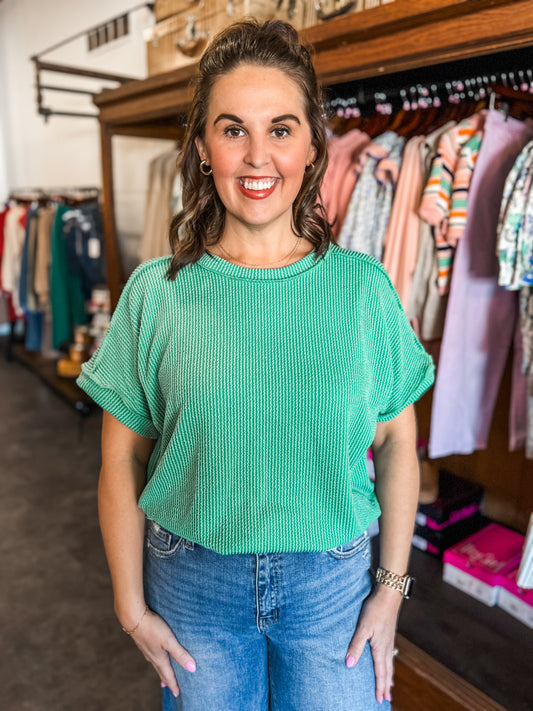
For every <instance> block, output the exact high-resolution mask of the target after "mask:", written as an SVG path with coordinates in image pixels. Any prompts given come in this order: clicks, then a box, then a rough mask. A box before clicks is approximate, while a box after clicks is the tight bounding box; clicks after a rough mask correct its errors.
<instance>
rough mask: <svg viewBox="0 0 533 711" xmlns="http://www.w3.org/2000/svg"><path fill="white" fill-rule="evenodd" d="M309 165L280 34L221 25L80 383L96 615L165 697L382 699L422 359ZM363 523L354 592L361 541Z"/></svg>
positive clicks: (298, 79) (311, 134)
mask: <svg viewBox="0 0 533 711" xmlns="http://www.w3.org/2000/svg"><path fill="white" fill-rule="evenodd" d="M326 163H327V155H326V137H325V129H324V121H323V108H322V105H321V103H320V95H319V90H318V87H317V82H316V78H315V75H314V71H313V67H312V63H311V58H310V56H309V53H308V52H307V50H306V49H305V48H304V47H302V46H301V45H300V44H299V42H298V39H297V34H296V32H295V31H294V30H293V29H292V28H291V27H290V26H289V25H286V24H284V23H281V22H269V23H266V24H263V25H260V24H258V23H256V22H245V23H237V24H235V25H233V26H231V27H229V28H228V29H227V30H225V31H223V32H222V33H221V34H220V35H219V36H218V37H216V38H215V39H214V41H213V42H212V43H211V45H210V46H209V48H208V49H207V50H206V52H205V54H204V56H203V58H202V60H201V63H200V77H199V81H198V85H197V88H196V93H195V97H194V100H193V104H192V108H191V113H190V117H189V122H188V128H187V135H186V138H185V141H184V147H183V156H182V175H183V200H184V208H183V211H182V212H181V213H180V214H178V215H177V216H176V218H175V219H174V221H173V225H172V228H171V244H172V251H173V255H172V258H171V259H168V258H162V259H156V260H152V261H150V262H147V263H145V264H143V265H141V266H140V267H139V268H138V269H137V270H136V271H135V273H134V274H133V275H132V277H131V278H130V280H129V281H128V284H127V285H126V287H125V289H124V292H123V294H122V297H121V300H120V303H119V305H118V307H117V309H116V312H115V314H114V316H113V321H112V324H111V327H110V329H109V332H108V334H107V336H106V338H105V340H104V342H103V344H102V345H101V346H100V348H99V350H98V351H97V353H96V354H95V355H94V356H93V358H92V359H91V361H90V362H89V363H88V364H86V365H85V366H84V371H83V374H82V376H81V377H80V381H79V382H80V385H81V386H82V387H83V388H84V389H85V390H86V391H87V392H88V393H90V394H91V395H92V396H93V397H94V399H95V400H96V401H97V402H98V403H99V404H101V405H102V407H103V409H104V422H103V435H102V461H103V464H102V471H101V475H100V483H99V513H100V523H101V529H102V534H103V539H104V544H105V548H106V553H107V557H108V561H109V566H110V570H111V576H112V581H113V589H114V596H115V611H116V614H117V616H118V619H119V621H120V622H121V624H122V625H123V628H124V630H125V631H127V632H128V633H129V634H130V635H131V636H132V637H133V639H134V641H135V643H136V644H137V646H138V647H139V648H140V649H141V651H142V652H143V654H144V655H145V656H146V658H147V659H148V660H149V661H150V662H151V663H152V664H153V666H154V667H155V669H156V671H157V673H158V674H159V676H160V678H161V682H162V686H163V706H164V709H184V711H206V710H210V709H217V711H263V710H264V711H266V709H268V708H269V705H270V708H271V709H272V710H273V711H290V710H291V709H294V710H296V711H302V710H303V709H306V710H316V711H318V710H319V709H320V710H323V711H324V710H327V711H330V710H332V709H335V710H336V711H343V710H345V711H356V710H361V711H368V710H369V709H371V708H374V705H376V707H377V704H382V703H383V702H384V701H385V705H387V704H388V701H389V700H390V688H391V684H392V675H393V644H394V634H395V626H396V619H397V615H398V610H399V607H400V603H401V600H402V591H405V590H404V587H405V585H407V583H408V576H405V575H404V574H405V571H406V570H407V563H408V555H409V546H410V539H411V534H412V528H413V522H414V514H415V510H416V501H417V494H418V465H417V459H416V453H415V421H414V414H413V404H412V403H413V402H414V401H415V400H416V399H417V398H418V397H419V396H420V395H421V394H422V392H424V390H425V389H426V388H427V387H428V386H429V385H430V384H431V382H432V378H433V367H432V364H431V360H430V358H429V357H428V356H427V355H426V354H425V353H424V351H423V350H422V348H421V346H420V344H419V343H418V342H417V341H416V339H415V337H414V334H413V332H412V330H411V328H410V326H409V324H408V323H407V320H406V318H405V316H404V314H403V312H402V310H401V307H400V305H399V301H398V298H397V296H396V294H395V292H394V291H393V289H392V287H391V284H390V282H389V280H388V278H387V276H386V274H385V273H384V271H383V269H382V268H381V266H380V265H379V264H378V263H377V262H376V261H375V260H374V259H372V258H370V257H368V256H366V255H360V254H356V253H353V252H347V251H345V250H342V249H340V248H338V247H337V246H335V245H334V244H333V243H332V238H331V231H330V227H329V225H328V224H327V221H326V219H325V217H324V215H323V212H322V211H321V210H320V208H319V207H318V205H319V185H320V181H321V179H322V177H323V175H324V172H325V169H326ZM178 232H179V238H178ZM370 446H372V449H373V454H374V461H375V469H376V483H375V487H374V485H373V483H372V482H371V481H370V480H369V478H368V475H367V472H366V452H367V449H368V448H369V447H370ZM380 515H381V519H380V527H381V556H380V566H381V569H383V570H381V569H380V570H379V571H378V573H379V575H378V580H379V581H380V582H381V583H382V584H377V585H375V586H374V587H372V582H371V576H370V574H369V563H370V558H369V544H368V537H367V535H366V533H365V530H366V529H367V527H368V526H369V524H370V523H371V522H372V521H373V520H375V519H376V518H377V517H378V516H380ZM143 555H144V557H143ZM363 603H364V606H363ZM178 684H179V687H178ZM178 694H179V695H178ZM379 708H383V706H379Z"/></svg>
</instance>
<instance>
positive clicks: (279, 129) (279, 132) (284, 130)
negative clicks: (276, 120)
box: [272, 126, 290, 138]
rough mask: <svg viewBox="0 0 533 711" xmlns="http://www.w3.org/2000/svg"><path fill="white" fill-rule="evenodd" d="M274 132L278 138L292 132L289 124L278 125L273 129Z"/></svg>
mask: <svg viewBox="0 0 533 711" xmlns="http://www.w3.org/2000/svg"><path fill="white" fill-rule="evenodd" d="M272 133H273V134H274V136H275V137H276V138H285V136H288V135H289V134H290V130H289V129H288V127H287V126H276V128H273V129H272Z"/></svg>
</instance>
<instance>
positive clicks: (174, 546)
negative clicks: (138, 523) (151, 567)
mask: <svg viewBox="0 0 533 711" xmlns="http://www.w3.org/2000/svg"><path fill="white" fill-rule="evenodd" d="M145 542H146V548H147V549H148V551H149V552H150V553H153V554H154V555H155V556H157V557H158V558H166V559H169V558H174V557H175V556H177V555H178V553H179V552H180V551H181V550H182V549H183V548H184V547H185V546H186V545H187V544H189V542H188V541H187V540H186V539H185V538H183V537H182V536H178V535H177V534H175V533H172V532H171V531H167V529H166V528H163V526H160V525H159V524H158V523H156V522H155V521H150V520H148V521H147V522H146V534H145ZM187 547H189V546H187Z"/></svg>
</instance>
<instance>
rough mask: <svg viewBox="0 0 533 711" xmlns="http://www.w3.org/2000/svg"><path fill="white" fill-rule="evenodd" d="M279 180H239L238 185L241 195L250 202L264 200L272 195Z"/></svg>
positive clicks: (247, 178)
mask: <svg viewBox="0 0 533 711" xmlns="http://www.w3.org/2000/svg"><path fill="white" fill-rule="evenodd" d="M278 180H279V178H259V177H258V178H251V177H246V178H239V179H238V181H237V182H238V184H239V187H240V189H241V192H242V194H243V195H245V196H246V197H247V198H250V199H251V200H264V199H265V198H267V197H269V196H270V195H272V193H273V192H274V190H275V189H276V185H277V184H278Z"/></svg>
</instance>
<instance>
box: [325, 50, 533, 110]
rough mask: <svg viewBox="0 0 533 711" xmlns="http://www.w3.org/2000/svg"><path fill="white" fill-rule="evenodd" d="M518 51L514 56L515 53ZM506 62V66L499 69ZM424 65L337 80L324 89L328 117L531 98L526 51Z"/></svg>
mask: <svg viewBox="0 0 533 711" xmlns="http://www.w3.org/2000/svg"><path fill="white" fill-rule="evenodd" d="M517 55H518V56H517ZM502 67H504V69H502ZM431 75H432V76H431V78H430V79H428V70H427V69H423V70H415V71H408V72H402V73H399V74H393V75H390V76H388V77H383V78H382V79H381V80H377V79H372V80H362V81H361V82H358V83H353V82H351V83H347V84H338V85H334V86H332V87H330V88H329V89H328V98H327V101H326V109H327V114H328V116H330V117H333V116H337V117H339V118H357V117H359V116H368V115H371V114H373V113H379V114H384V115H392V114H393V113H396V112H397V111H399V110H404V111H416V110H418V109H428V108H440V107H441V106H445V105H448V104H452V105H453V104H460V103H461V102H465V101H470V102H471V103H478V102H484V101H487V100H490V97H491V96H493V95H495V96H494V99H496V98H498V97H505V98H512V99H515V100H518V99H522V100H524V101H525V100H526V99H525V97H527V96H531V98H532V99H533V64H532V63H531V54H530V52H528V53H525V52H523V51H522V52H520V51H519V52H518V53H517V52H516V51H515V52H513V54H510V53H505V52H503V53H500V54H499V55H497V62H496V60H494V59H493V61H492V62H491V61H483V62H482V61H480V60H475V59H474V60H472V59H470V60H468V62H465V61H458V62H450V63H446V64H441V65H437V66H434V67H432V68H431Z"/></svg>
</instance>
